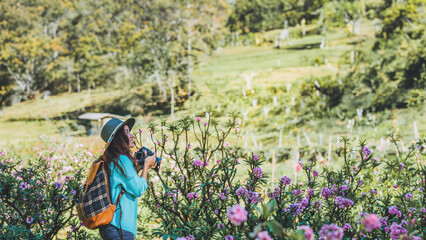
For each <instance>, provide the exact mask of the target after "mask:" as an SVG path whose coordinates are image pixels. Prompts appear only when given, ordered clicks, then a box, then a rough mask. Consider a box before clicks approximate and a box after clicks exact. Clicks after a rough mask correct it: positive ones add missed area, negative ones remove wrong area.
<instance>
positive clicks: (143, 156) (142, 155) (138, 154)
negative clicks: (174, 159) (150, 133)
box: [135, 147, 161, 171]
mask: <svg viewBox="0 0 426 240" xmlns="http://www.w3.org/2000/svg"><path fill="white" fill-rule="evenodd" d="M145 153H146V154H145ZM152 155H154V153H153V152H152V151H151V150H149V149H148V148H146V147H142V148H141V149H139V150H138V151H137V152H135V158H136V160H137V161H138V165H139V166H138V170H141V169H143V166H145V159H146V158H147V157H149V156H152ZM155 162H156V163H157V166H155V168H154V170H155V171H158V170H159V169H160V164H161V158H159V157H155Z"/></svg>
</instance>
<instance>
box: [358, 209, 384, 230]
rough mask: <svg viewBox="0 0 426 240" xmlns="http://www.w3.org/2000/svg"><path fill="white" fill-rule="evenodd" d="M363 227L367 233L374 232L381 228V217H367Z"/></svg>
mask: <svg viewBox="0 0 426 240" xmlns="http://www.w3.org/2000/svg"><path fill="white" fill-rule="evenodd" d="M362 225H364V229H365V231H367V232H372V231H373V230H374V229H376V228H380V226H381V225H380V220H379V217H377V215H376V214H374V213H372V214H369V215H367V216H366V217H365V218H364V219H363V220H362Z"/></svg>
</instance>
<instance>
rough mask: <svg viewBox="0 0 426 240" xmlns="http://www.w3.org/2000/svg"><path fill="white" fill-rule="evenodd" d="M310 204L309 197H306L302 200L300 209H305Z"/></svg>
mask: <svg viewBox="0 0 426 240" xmlns="http://www.w3.org/2000/svg"><path fill="white" fill-rule="evenodd" d="M308 205H309V201H308V199H306V198H304V199H302V201H300V205H299V207H300V209H301V210H303V209H305V208H306V207H307V206H308Z"/></svg>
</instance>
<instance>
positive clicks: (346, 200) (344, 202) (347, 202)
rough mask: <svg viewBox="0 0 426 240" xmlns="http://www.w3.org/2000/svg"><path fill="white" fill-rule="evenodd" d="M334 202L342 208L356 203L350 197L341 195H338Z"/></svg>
mask: <svg viewBox="0 0 426 240" xmlns="http://www.w3.org/2000/svg"><path fill="white" fill-rule="evenodd" d="M334 202H335V203H336V204H337V205H339V208H340V209H345V208H348V207H351V206H352V205H354V202H353V201H352V200H351V199H349V198H344V197H341V196H337V197H336V199H335V200H334Z"/></svg>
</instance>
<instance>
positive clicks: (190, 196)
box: [186, 193, 198, 200]
mask: <svg viewBox="0 0 426 240" xmlns="http://www.w3.org/2000/svg"><path fill="white" fill-rule="evenodd" d="M186 197H187V198H188V199H189V200H191V199H192V198H196V199H198V194H197V193H188V195H186Z"/></svg>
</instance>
